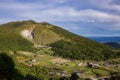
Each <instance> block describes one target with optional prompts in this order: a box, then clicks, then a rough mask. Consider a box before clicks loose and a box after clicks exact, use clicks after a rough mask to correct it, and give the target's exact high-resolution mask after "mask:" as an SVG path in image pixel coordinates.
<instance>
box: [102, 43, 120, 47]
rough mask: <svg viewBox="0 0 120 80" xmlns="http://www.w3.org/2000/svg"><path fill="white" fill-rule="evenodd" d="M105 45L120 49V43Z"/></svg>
mask: <svg viewBox="0 0 120 80" xmlns="http://www.w3.org/2000/svg"><path fill="white" fill-rule="evenodd" d="M104 44H107V45H109V46H112V47H115V48H120V43H117V42H107V43H104Z"/></svg>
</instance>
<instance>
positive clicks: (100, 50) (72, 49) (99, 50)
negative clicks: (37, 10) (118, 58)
mask: <svg viewBox="0 0 120 80" xmlns="http://www.w3.org/2000/svg"><path fill="white" fill-rule="evenodd" d="M0 46H1V49H0V50H1V51H2V50H12V51H34V50H35V47H43V46H48V47H49V46H50V47H52V50H53V51H54V53H53V54H52V55H55V56H61V57H63V58H70V59H82V60H85V59H92V60H106V59H108V58H111V57H113V56H114V55H116V54H115V53H114V54H112V53H111V54H109V55H108V54H107V53H104V52H105V51H106V50H107V51H108V52H112V48H111V47H109V46H107V45H104V44H100V43H98V42H95V41H92V40H89V39H87V38H85V37H82V36H79V35H76V34H73V33H71V32H69V31H67V30H65V29H62V28H60V27H57V26H54V25H51V24H49V23H47V22H42V23H36V22H34V21H32V20H29V21H21V22H20V21H18V22H9V23H6V24H2V25H0ZM106 54H107V57H106ZM93 56H94V57H93Z"/></svg>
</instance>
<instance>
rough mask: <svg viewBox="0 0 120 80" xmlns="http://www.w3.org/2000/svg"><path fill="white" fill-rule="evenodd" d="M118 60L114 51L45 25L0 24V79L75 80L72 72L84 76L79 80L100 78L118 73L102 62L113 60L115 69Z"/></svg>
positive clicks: (117, 51) (118, 55)
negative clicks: (93, 65) (91, 66)
mask: <svg viewBox="0 0 120 80" xmlns="http://www.w3.org/2000/svg"><path fill="white" fill-rule="evenodd" d="M119 58H120V51H119V50H118V49H117V50H115V49H114V48H112V47H110V46H107V45H105V44H101V43H98V42H95V41H92V40H89V39H88V38H85V37H83V36H80V35H76V34H74V33H71V32H69V31H67V30H65V29H63V28H61V27H58V26H55V25H52V24H49V23H47V22H42V23H37V22H34V21H32V20H29V21H17V22H9V23H6V24H1V25H0V80H73V78H75V80H77V79H76V78H78V76H76V72H75V71H80V72H81V73H80V74H82V75H84V76H83V77H80V79H82V78H83V80H84V79H85V78H96V77H104V76H108V75H110V74H111V73H112V74H113V72H118V73H119V71H120V70H119V67H115V66H110V67H108V68H106V66H103V65H102V64H103V60H105V61H107V60H113V59H115V60H113V61H112V62H111V63H112V64H113V65H116V66H118V64H119V62H120V59H119ZM91 61H93V62H97V63H98V64H100V67H98V68H89V67H88V66H87V62H91ZM98 61H99V62H98ZM100 61H102V62H100ZM80 63H81V66H78V64H80ZM63 74H64V75H65V76H63Z"/></svg>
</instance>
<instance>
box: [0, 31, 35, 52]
mask: <svg viewBox="0 0 120 80" xmlns="http://www.w3.org/2000/svg"><path fill="white" fill-rule="evenodd" d="M6 50H11V51H34V50H36V49H35V48H33V44H32V43H31V42H29V41H28V40H26V39H24V38H23V37H22V36H20V35H18V34H15V33H9V34H7V33H2V34H1V33H0V51H6Z"/></svg>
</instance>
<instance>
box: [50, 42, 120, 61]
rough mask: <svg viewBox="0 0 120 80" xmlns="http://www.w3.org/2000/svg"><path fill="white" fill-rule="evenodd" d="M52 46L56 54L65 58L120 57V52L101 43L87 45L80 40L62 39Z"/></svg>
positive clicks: (100, 58)
mask: <svg viewBox="0 0 120 80" xmlns="http://www.w3.org/2000/svg"><path fill="white" fill-rule="evenodd" d="M97 44H98V43H96V45H97ZM51 46H52V50H53V51H55V53H54V55H55V56H61V57H63V58H70V59H79V60H107V59H111V58H118V57H120V54H119V53H117V52H114V51H112V49H110V48H109V47H108V49H107V47H105V46H104V45H102V44H99V45H98V46H97V47H96V46H94V45H93V46H92V44H91V45H89V46H87V45H86V46H85V44H81V42H80V41H78V42H77V41H75V42H71V41H64V40H60V41H57V42H55V43H52V44H51ZM101 46H103V47H101ZM98 48H99V50H98ZM93 56H94V57H93Z"/></svg>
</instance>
